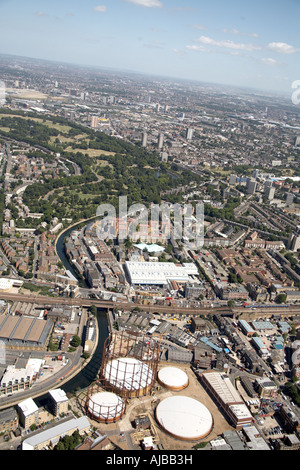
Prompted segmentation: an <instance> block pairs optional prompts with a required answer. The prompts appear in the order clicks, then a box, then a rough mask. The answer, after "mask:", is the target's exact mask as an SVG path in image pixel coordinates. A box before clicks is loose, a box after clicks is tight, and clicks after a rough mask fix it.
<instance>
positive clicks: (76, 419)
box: [0, 56, 300, 451]
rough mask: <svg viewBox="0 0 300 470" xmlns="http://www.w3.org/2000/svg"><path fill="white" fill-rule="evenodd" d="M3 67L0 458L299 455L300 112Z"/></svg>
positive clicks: (268, 103)
mask: <svg viewBox="0 0 300 470" xmlns="http://www.w3.org/2000/svg"><path fill="white" fill-rule="evenodd" d="M1 64H2V65H1V73H2V77H1V78H2V80H3V82H4V83H5V87H6V90H5V91H6V94H5V100H3V103H2V104H1V106H2V107H1V108H0V178H1V185H0V204H1V207H2V219H1V220H0V229H1V240H0V248H1V250H0V272H1V277H0V341H1V342H0V449H2V450H6V449H11V450H17V449H22V450H45V449H47V450H53V449H55V450H74V449H75V450H120V449H121V450H131V451H133V450H161V451H164V450H165V451H169V450H178V451H180V450H182V451H189V450H202V449H203V450H294V449H299V448H300V435H299V434H300V419H299V417H300V411H299V406H300V389H299V379H300V354H298V353H299V349H300V346H299V345H300V330H299V331H298V328H299V326H300V262H299V256H300V221H299V217H300V193H299V190H300V168H299V161H300V114H299V107H297V106H295V105H294V104H293V103H292V102H291V99H290V97H288V98H284V97H281V96H279V95H273V94H265V95H263V94H262V93H258V92H255V91H253V90H247V89H234V88H229V87H221V86H217V85H215V86H214V85H210V84H205V83H197V82H188V81H183V80H182V81H180V80H175V79H174V80H171V79H167V78H165V79H163V78H153V77H145V76H142V75H138V74H130V73H126V72H124V73H121V72H108V71H105V70H101V69H99V70H98V69H89V68H87V67H85V68H84V67H75V66H67V65H64V64H58V65H57V64H53V63H50V62H49V63H48V62H46V61H39V60H33V59H24V58H23V59H22V58H15V57H9V56H2V57H1ZM122 197H123V198H124V197H126V198H127V202H128V208H130V209H129V211H128V214H126V217H125V218H124V217H123V216H120V214H118V205H119V201H120V198H122ZM199 204H202V206H203V220H202V239H201V243H200V244H198V245H197V244H195V243H194V244H193V243H191V241H193V240H190V239H188V238H187V237H186V236H184V232H183V231H182V236H180V237H178V236H175V235H176V234H177V235H178V219H177V218H176V217H177V215H178V213H180V214H181V215H182V218H181V219H180V220H182V224H183V223H185V224H187V225H188V226H190V227H192V226H193V224H195V220H196V207H197V205H199ZM102 205H103V206H102ZM105 205H106V206H105ZM108 206H109V207H113V208H115V210H116V212H115V215H114V216H112V217H110V218H109V219H107V221H106V223H105V224H104V223H103V215H104V212H103V214H102V216H100V215H99V207H100V208H101V207H103V208H105V207H108ZM162 206H163V207H165V208H169V209H170V217H168V218H167V219H165V218H163V217H162V215H161V214H158V216H157V218H155V220H151V217H150V215H151V213H152V214H153V211H154V210H155V209H157V208H158V207H162ZM174 208H175V209H176V211H178V213H177V212H176V213H175V212H174ZM187 208H192V214H190V215H189V218H187V217H186V218H184V215H186V214H187ZM147 217H148V218H147ZM176 225H177V226H176ZM132 226H134V227H135V230H134V231H132V232H130V231H129V230H128V229H129V228H130V227H132ZM180 228H181V229H182V228H183V227H180ZM179 232H180V230H179ZM121 233H122V234H123V233H128V234H129V235H128V236H127V237H121V236H120V234H121ZM189 233H192V229H191V231H190V232H189Z"/></svg>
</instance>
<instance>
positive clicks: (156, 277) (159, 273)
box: [125, 261, 191, 285]
mask: <svg viewBox="0 0 300 470" xmlns="http://www.w3.org/2000/svg"><path fill="white" fill-rule="evenodd" d="M125 268H126V270H127V272H128V275H129V277H130V282H131V283H132V284H159V285H166V284H167V283H168V281H177V282H188V281H189V273H190V272H191V269H190V266H188V267H184V266H177V265H176V264H174V263H159V262H158V263H147V262H134V261H126V262H125Z"/></svg>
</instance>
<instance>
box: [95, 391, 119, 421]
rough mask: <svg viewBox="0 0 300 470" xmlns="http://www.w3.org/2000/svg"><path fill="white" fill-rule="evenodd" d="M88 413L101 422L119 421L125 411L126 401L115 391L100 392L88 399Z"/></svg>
mask: <svg viewBox="0 0 300 470" xmlns="http://www.w3.org/2000/svg"><path fill="white" fill-rule="evenodd" d="M87 412H88V415H89V416H90V417H91V418H92V419H94V420H95V421H98V422H99V423H113V422H115V421H118V420H119V419H120V418H121V417H122V416H123V414H124V412H125V403H124V402H123V400H122V398H120V397H119V396H118V395H116V394H115V393H111V392H98V393H95V395H92V396H91V397H89V399H88V401H87Z"/></svg>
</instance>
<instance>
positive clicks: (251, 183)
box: [246, 178, 257, 194]
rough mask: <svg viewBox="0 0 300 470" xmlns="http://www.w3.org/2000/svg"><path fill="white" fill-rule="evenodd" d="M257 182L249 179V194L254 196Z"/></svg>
mask: <svg viewBox="0 0 300 470" xmlns="http://www.w3.org/2000/svg"><path fill="white" fill-rule="evenodd" d="M256 186H257V182H256V181H255V179H253V178H247V186H246V189H247V193H248V194H254V193H255V191H256Z"/></svg>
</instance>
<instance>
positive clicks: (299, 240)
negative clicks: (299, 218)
mask: <svg viewBox="0 0 300 470" xmlns="http://www.w3.org/2000/svg"><path fill="white" fill-rule="evenodd" d="M299 248H300V234H299V233H294V234H293V235H292V236H291V237H290V239H289V249H290V250H291V251H297V250H299Z"/></svg>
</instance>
